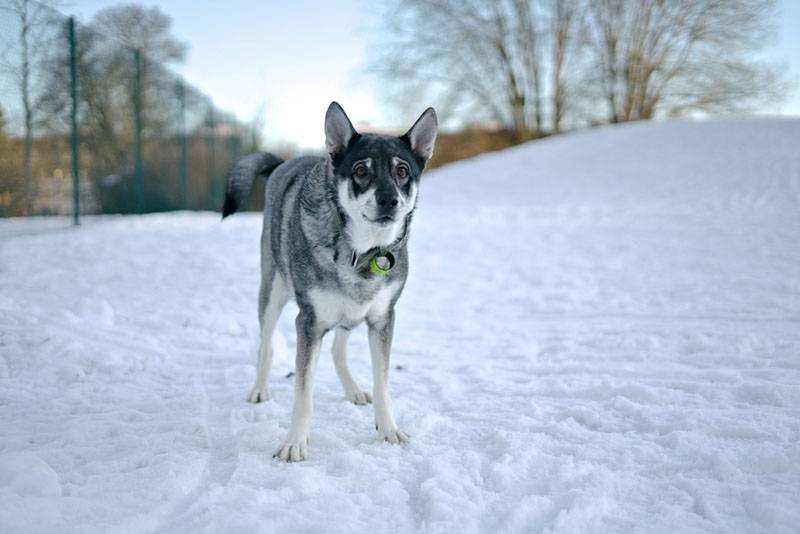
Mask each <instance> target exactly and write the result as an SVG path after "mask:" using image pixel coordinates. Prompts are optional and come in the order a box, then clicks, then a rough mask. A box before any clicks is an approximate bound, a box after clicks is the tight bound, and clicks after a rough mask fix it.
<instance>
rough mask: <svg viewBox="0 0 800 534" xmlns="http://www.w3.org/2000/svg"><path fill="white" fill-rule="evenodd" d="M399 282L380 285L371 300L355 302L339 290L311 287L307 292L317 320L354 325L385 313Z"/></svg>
mask: <svg viewBox="0 0 800 534" xmlns="http://www.w3.org/2000/svg"><path fill="white" fill-rule="evenodd" d="M399 284H400V282H394V283H392V284H388V285H386V286H384V287H382V288H381V289H380V290H378V292H377V293H376V294H375V296H374V297H373V298H372V300H368V301H366V302H357V301H355V300H353V299H351V298H350V297H348V296H347V295H345V294H343V293H341V292H339V291H327V290H322V289H313V290H311V291H310V292H309V297H310V299H311V304H312V306H313V307H314V313H315V314H316V316H317V321H319V322H320V323H322V324H324V325H327V326H335V325H343V326H354V325H356V324H358V323H360V322H361V321H363V320H364V319H365V318H372V317H375V318H378V317H381V316H383V315H384V314H386V312H387V311H388V309H389V305H390V304H391V302H392V298H393V297H394V295H395V294H396V293H397V290H398V289H399V287H398V286H399Z"/></svg>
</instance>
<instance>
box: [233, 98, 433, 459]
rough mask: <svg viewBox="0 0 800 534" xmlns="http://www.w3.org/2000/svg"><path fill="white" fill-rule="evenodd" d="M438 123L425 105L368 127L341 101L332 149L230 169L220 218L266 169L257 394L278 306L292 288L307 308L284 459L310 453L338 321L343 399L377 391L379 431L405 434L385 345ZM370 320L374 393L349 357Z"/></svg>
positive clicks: (328, 121) (251, 159)
mask: <svg viewBox="0 0 800 534" xmlns="http://www.w3.org/2000/svg"><path fill="white" fill-rule="evenodd" d="M436 131H437V119H436V113H435V112H434V110H433V108H428V109H427V110H425V112H424V113H423V114H422V115H421V116H420V117H419V119H417V122H416V123H414V126H412V127H411V129H410V130H409V131H408V132H406V133H405V134H404V135H402V136H400V137H392V136H386V135H377V134H360V133H358V132H356V131H355V129H354V128H353V125H352V123H351V122H350V120H349V119H348V118H347V115H346V114H345V112H344V110H343V109H342V108H341V106H340V105H339V104H337V103H336V102H333V103H331V105H330V106H329V107H328V112H327V113H326V115H325V143H326V148H327V152H328V155H327V156H326V157H309V156H306V157H300V158H295V159H292V160H289V161H286V162H284V161H282V160H281V159H279V158H277V157H276V156H273V155H272V154H266V153H264V154H252V155H250V156H247V157H245V158H244V159H242V160H240V161H239V162H237V163H235V164H234V165H233V167H232V168H231V171H230V174H229V175H228V181H227V187H226V194H225V205H224V207H223V214H222V215H223V217H227V216H228V215H230V214H232V213H234V212H235V211H236V210H237V209H238V208H239V207H240V206H241V204H242V203H243V202H244V200H245V199H246V197H247V195H248V193H249V192H250V189H251V187H252V185H253V182H254V181H255V179H256V178H257V177H259V176H261V177H264V178H268V182H267V193H266V207H265V209H264V226H263V232H262V234H261V289H260V292H259V298H258V319H259V322H260V325H261V346H260V348H259V354H258V370H257V374H256V382H255V385H254V386H253V390H252V392H251V393H250V401H251V402H260V401H263V400H266V399H268V398H269V388H268V380H269V373H270V367H271V365H272V347H271V338H272V333H273V330H274V328H275V323H276V322H277V320H278V316H279V315H280V313H281V309H282V308H283V306H284V305H285V304H286V302H287V301H288V300H289V299H290V298H291V297H294V299H295V301H296V302H297V306H298V308H299V313H298V315H297V319H296V321H295V325H296V328H297V357H296V360H295V369H296V371H295V373H296V374H295V387H294V407H293V409H292V424H291V428H290V430H289V435H288V436H287V437H286V441H285V442H284V444H283V445H282V446H281V447H280V449H278V450H277V451H276V452H275V456H276V457H277V458H280V459H282V460H287V461H299V460H303V459H304V458H305V457H306V453H307V448H308V436H309V429H310V422H311V411H312V406H313V400H312V393H313V386H314V372H315V369H316V365H317V360H318V359H319V352H320V344H321V342H322V337H323V336H324V335H325V334H326V333H327V332H329V331H330V330H335V337H334V340H333V359H334V363H335V366H336V372H337V374H338V375H339V379H340V380H341V382H342V386H344V392H345V396H346V397H347V399H349V400H350V401H352V402H354V403H355V404H366V403H369V402H373V404H374V407H375V426H376V428H377V430H378V434H379V436H380V438H381V439H383V440H386V441H388V442H390V443H405V442H406V441H408V436H407V435H406V434H405V433H404V432H402V431H401V430H399V429H398V428H397V424H396V423H395V420H394V415H393V414H392V405H391V399H390V398H389V384H388V379H389V352H390V349H391V345H392V336H393V332H394V306H395V303H396V302H397V299H398V297H399V296H400V293H401V291H402V290H403V286H404V284H405V281H406V276H407V274H408V252H407V240H408V232H409V225H410V223H411V217H412V215H413V213H414V208H415V206H416V202H417V191H418V188H419V180H420V175H421V174H422V171H423V169H424V168H425V163H426V162H427V161H428V159H430V157H431V155H432V154H433V145H434V142H435V141H436ZM363 321H366V323H367V328H368V337H369V348H370V353H371V357H372V374H373V391H372V396H370V395H369V394H368V393H365V392H364V391H362V390H361V388H359V387H358V385H357V384H356V382H355V381H354V380H353V377H352V376H351V375H350V371H349V370H348V368H347V339H348V337H349V335H350V331H351V330H352V329H353V328H354V327H355V326H357V325H358V324H360V323H362V322H363Z"/></svg>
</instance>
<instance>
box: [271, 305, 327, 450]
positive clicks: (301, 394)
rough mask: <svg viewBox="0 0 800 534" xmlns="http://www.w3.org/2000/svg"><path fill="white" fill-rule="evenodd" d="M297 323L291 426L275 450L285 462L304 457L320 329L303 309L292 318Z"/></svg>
mask: <svg viewBox="0 0 800 534" xmlns="http://www.w3.org/2000/svg"><path fill="white" fill-rule="evenodd" d="M295 325H296V326H297V357H296V360H295V377H294V406H293V407H292V426H291V428H289V434H288V435H287V436H286V441H284V442H283V445H281V448H280V449H278V450H277V451H275V454H274V455H273V456H274V457H275V458H280V459H281V460H286V461H287V462H299V461H300V460H305V458H306V451H307V449H308V435H309V432H310V430H311V412H312V411H313V409H314V395H313V393H314V374H315V372H316V368H317V361H318V360H319V347H320V344H321V342H322V334H323V331H322V330H321V329H320V328H319V325H318V324H317V323H316V321H315V320H314V314H313V312H310V311H304V310H303V309H302V307H301V309H300V313H299V314H298V315H297V320H296V321H295Z"/></svg>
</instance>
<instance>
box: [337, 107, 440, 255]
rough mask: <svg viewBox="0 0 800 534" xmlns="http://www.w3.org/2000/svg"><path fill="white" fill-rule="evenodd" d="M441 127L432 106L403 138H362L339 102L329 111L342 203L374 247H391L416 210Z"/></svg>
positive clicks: (371, 135) (339, 200) (340, 201)
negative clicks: (367, 235) (426, 164)
mask: <svg viewBox="0 0 800 534" xmlns="http://www.w3.org/2000/svg"><path fill="white" fill-rule="evenodd" d="M436 129H437V119H436V112H435V111H434V110H433V108H428V109H426V110H425V112H424V113H423V114H422V115H421V116H420V117H419V119H417V122H415V123H414V125H413V126H412V127H411V129H410V130H408V132H406V133H405V134H404V135H401V136H400V137H393V136H388V135H378V134H359V133H358V132H356V130H355V128H353V125H352V123H351V122H350V119H348V118H347V115H346V114H345V112H344V110H343V109H342V107H341V106H340V105H339V104H337V103H336V102H332V103H331V105H330V106H329V107H328V112H327V113H326V115H325V144H326V148H327V150H328V154H329V155H330V159H331V164H332V168H333V175H334V178H335V180H336V190H337V192H338V197H339V198H338V202H339V205H340V207H341V208H342V209H343V210H344V211H345V213H346V214H347V216H348V217H349V218H350V220H351V221H353V224H354V225H355V226H357V227H358V229H360V230H361V232H360V233H361V234H371V235H373V237H374V239H373V240H374V243H373V244H371V246H382V245H387V244H389V243H388V242H386V241H387V240H389V242H391V240H392V239H393V238H394V237H396V235H397V233H398V230H399V229H402V225H403V223H404V221H405V217H406V215H408V214H409V213H410V212H411V211H412V210H413V209H414V206H415V204H416V201H417V189H418V185H419V178H420V175H421V174H422V171H423V169H424V168H425V163H426V162H427V161H428V160H429V159H430V157H431V156H432V155H433V145H434V142H435V141H436ZM364 246H366V244H365V245H364ZM357 248H358V247H357Z"/></svg>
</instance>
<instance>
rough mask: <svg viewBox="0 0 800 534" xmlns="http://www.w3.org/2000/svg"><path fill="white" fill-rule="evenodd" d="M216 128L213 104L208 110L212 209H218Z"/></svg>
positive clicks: (209, 177)
mask: <svg viewBox="0 0 800 534" xmlns="http://www.w3.org/2000/svg"><path fill="white" fill-rule="evenodd" d="M215 127H216V124H215V118H214V104H211V105H210V106H209V108H208V131H209V136H208V186H209V191H208V193H209V196H210V197H211V198H209V202H210V204H211V207H212V209H216V208H217V207H218V206H217V197H218V194H217V179H216V166H217V165H216V163H217V162H216V158H215V154H214V152H215V144H216V139H215V132H214V129H215Z"/></svg>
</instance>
